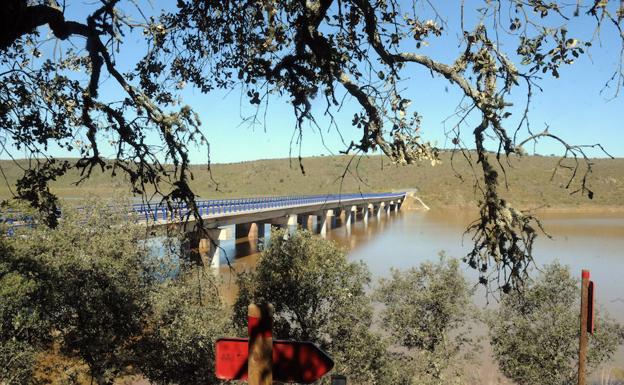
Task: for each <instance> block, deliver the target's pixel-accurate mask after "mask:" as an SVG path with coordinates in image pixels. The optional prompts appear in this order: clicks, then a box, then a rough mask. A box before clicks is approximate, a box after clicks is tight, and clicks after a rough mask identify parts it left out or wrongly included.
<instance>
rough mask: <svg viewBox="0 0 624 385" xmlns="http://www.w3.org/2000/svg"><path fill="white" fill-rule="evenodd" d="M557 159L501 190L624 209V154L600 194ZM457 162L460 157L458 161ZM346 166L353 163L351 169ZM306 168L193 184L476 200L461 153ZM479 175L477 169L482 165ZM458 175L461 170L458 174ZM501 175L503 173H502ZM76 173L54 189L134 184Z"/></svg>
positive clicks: (523, 199)
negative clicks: (583, 188) (433, 159)
mask: <svg viewBox="0 0 624 385" xmlns="http://www.w3.org/2000/svg"><path fill="white" fill-rule="evenodd" d="M557 160H558V158H554V157H542V156H528V157H522V158H511V159H510V162H509V165H507V166H506V171H507V182H508V185H509V188H508V189H506V188H505V187H504V186H503V187H501V193H502V194H503V195H504V196H505V197H506V198H508V199H509V200H511V201H512V202H514V203H515V204H516V205H518V206H521V207H524V208H536V207H547V208H566V209H567V208H585V209H587V208H622V207H623V206H624V159H594V160H592V162H593V163H594V165H593V168H594V172H593V173H592V174H591V176H590V178H589V185H590V187H591V188H592V189H593V191H594V192H595V196H594V199H593V200H589V199H588V198H587V197H581V196H580V194H572V195H571V194H570V192H571V191H572V190H573V189H574V188H575V186H576V185H573V186H572V187H571V188H569V189H566V188H565V185H566V183H567V181H568V179H569V176H570V171H567V172H566V170H559V172H558V173H557V174H555V176H554V178H552V180H551V176H552V171H553V169H554V167H555V165H556V162H557ZM452 163H453V164H452ZM347 165H349V169H348V170H347ZM0 166H1V167H2V169H3V171H4V174H5V175H6V176H7V178H6V179H7V180H8V185H10V186H12V188H13V189H14V187H13V185H14V183H15V180H16V179H17V177H18V176H19V175H20V173H21V170H20V169H19V168H18V167H16V166H15V165H14V164H13V163H11V162H8V161H1V162H0ZM303 166H304V168H305V174H302V172H301V169H300V167H299V164H298V162H297V160H294V159H293V160H288V159H272V160H257V161H252V162H240V163H230V164H217V165H213V166H212V178H211V177H210V175H209V173H208V171H207V167H206V166H194V167H193V171H194V181H193V183H192V186H193V188H194V189H195V191H196V192H197V193H198V194H199V196H200V197H201V198H217V199H218V198H227V197H247V196H264V195H291V194H323V193H336V192H339V191H343V192H357V191H361V192H374V191H392V190H404V189H413V188H417V189H418V190H419V196H420V197H422V198H423V200H424V201H425V202H426V203H427V204H428V205H430V206H433V207H436V206H451V205H453V206H474V205H475V204H476V202H477V200H478V199H479V195H478V194H475V186H474V180H475V179H474V177H473V171H472V170H471V167H470V166H469V164H468V163H467V162H466V161H465V160H464V159H463V158H461V157H460V156H456V158H455V161H454V162H451V161H450V154H444V155H443V163H442V164H441V165H437V166H435V167H432V166H431V165H430V164H429V163H426V164H419V165H411V166H396V165H393V164H391V163H390V162H388V160H387V159H386V158H384V157H381V156H372V157H355V158H352V157H348V156H334V157H311V158H305V159H304V160H303ZM476 171H477V175H478V170H476ZM457 175H461V176H462V178H459V177H458V176H457ZM501 176H502V173H501ZM77 180H78V174H77V173H75V172H74V173H71V174H69V175H67V176H65V177H63V178H61V179H60V180H58V181H56V182H53V183H52V191H53V192H55V193H56V194H58V195H59V196H60V197H62V198H64V199H67V200H80V199H83V198H85V197H92V196H100V197H113V196H120V195H121V196H128V195H130V192H129V191H130V189H129V185H128V183H127V182H126V181H125V180H124V179H123V178H122V177H115V178H111V176H110V174H101V173H95V174H94V175H93V176H92V178H90V179H89V180H87V181H85V182H84V183H82V184H80V185H79V186H76V185H75V181H77ZM10 196H11V194H10V192H9V187H8V186H7V183H2V184H1V185H0V198H8V197H10Z"/></svg>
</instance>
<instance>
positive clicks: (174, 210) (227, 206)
mask: <svg viewBox="0 0 624 385" xmlns="http://www.w3.org/2000/svg"><path fill="white" fill-rule="evenodd" d="M404 196H405V193H370V194H326V195H286V196H269V197H252V198H236V199H212V200H199V201H197V208H198V210H199V214H200V215H201V216H202V217H208V216H213V215H223V214H235V213H242V212H253V211H258V210H269V209H278V208H286V207H294V206H306V205H314V204H329V203H336V202H344V201H352V200H374V199H387V198H402V197H404ZM129 211H130V212H131V213H134V214H136V215H137V216H138V217H139V219H143V220H145V221H147V222H157V221H174V220H181V221H183V220H185V219H186V218H188V217H190V215H192V213H191V210H190V209H189V208H188V207H187V206H186V205H183V204H180V205H177V206H174V207H167V206H165V205H163V204H145V203H137V204H133V205H131V206H130V208H129ZM0 223H3V224H5V225H6V227H7V228H8V230H7V234H8V235H12V234H13V232H14V230H15V229H17V228H18V227H24V226H28V227H32V226H34V225H35V223H34V221H33V219H32V217H29V216H24V215H21V214H20V213H19V212H14V211H11V210H10V209H9V210H7V211H5V212H2V213H0Z"/></svg>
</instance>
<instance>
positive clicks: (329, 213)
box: [317, 210, 334, 236]
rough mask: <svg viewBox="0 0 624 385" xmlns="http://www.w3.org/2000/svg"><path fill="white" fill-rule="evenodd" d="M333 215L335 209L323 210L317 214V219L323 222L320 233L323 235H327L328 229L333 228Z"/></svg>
mask: <svg viewBox="0 0 624 385" xmlns="http://www.w3.org/2000/svg"><path fill="white" fill-rule="evenodd" d="M333 216H334V210H323V211H322V212H321V213H320V214H317V220H318V221H319V223H320V224H321V229H320V234H321V235H322V236H325V235H327V231H328V230H331V228H332V218H333Z"/></svg>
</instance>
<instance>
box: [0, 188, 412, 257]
mask: <svg viewBox="0 0 624 385" xmlns="http://www.w3.org/2000/svg"><path fill="white" fill-rule="evenodd" d="M406 195H407V193H406V192H398V193H370V194H339V195H336V194H335V195H298V196H270V197H255V198H240V199H222V200H199V201H197V202H196V203H197V207H198V211H199V215H200V217H201V219H202V221H201V222H202V227H201V228H198V222H199V221H198V220H197V219H196V218H195V217H194V216H193V215H191V212H190V209H189V208H188V207H186V206H178V207H175V208H174V209H173V210H172V209H170V208H168V207H166V206H164V205H162V204H160V205H159V204H143V203H142V204H134V205H132V206H131V208H130V209H129V211H130V212H131V213H133V214H134V215H136V217H137V219H138V220H139V221H140V222H143V223H145V224H146V225H147V226H148V227H152V228H158V227H176V228H179V229H181V230H182V231H184V233H185V234H186V239H187V242H185V249H186V251H185V252H186V253H187V254H188V255H192V254H193V253H197V254H199V258H200V259H201V262H202V264H204V266H212V267H214V268H218V267H219V261H220V257H221V255H220V254H221V250H222V247H221V246H220V242H221V241H224V240H226V239H231V238H232V234H230V233H231V230H232V226H233V227H234V234H233V235H234V237H235V239H239V238H248V239H249V241H250V242H254V241H257V240H258V239H259V238H264V235H265V234H264V231H265V224H268V225H271V226H275V227H281V228H288V229H293V228H296V227H298V226H299V227H302V228H305V229H308V230H310V231H314V230H315V229H318V232H319V233H320V234H321V235H323V236H324V235H325V234H326V233H327V231H328V230H330V229H331V228H332V224H333V223H334V219H335V218H337V217H339V218H340V219H341V222H342V223H343V224H344V225H345V226H346V227H347V229H349V228H350V227H351V225H352V223H353V222H354V221H356V220H357V219H360V220H362V221H364V222H367V221H368V220H369V218H370V217H371V216H373V215H375V216H377V218H381V216H382V215H383V214H384V213H385V215H389V214H390V212H391V211H398V210H399V209H400V207H401V204H402V203H403V202H404V200H405V196H406ZM13 214H16V215H13V216H12V217H13V218H15V217H18V218H19V217H20V215H19V213H13ZM0 220H1V221H2V222H5V223H7V224H8V225H9V232H8V233H7V235H11V234H12V232H13V229H14V228H17V227H20V226H33V225H34V222H33V221H32V220H28V218H26V217H24V218H20V219H3V218H0Z"/></svg>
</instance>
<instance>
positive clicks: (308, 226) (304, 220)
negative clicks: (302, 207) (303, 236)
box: [297, 214, 314, 231]
mask: <svg viewBox="0 0 624 385" xmlns="http://www.w3.org/2000/svg"><path fill="white" fill-rule="evenodd" d="M297 223H298V224H299V227H301V228H302V229H304V230H308V231H312V229H313V226H314V215H310V214H299V215H298V216H297Z"/></svg>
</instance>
